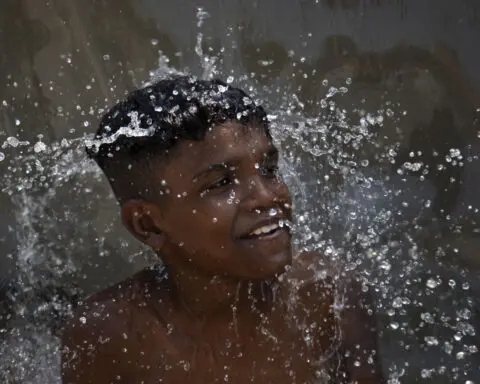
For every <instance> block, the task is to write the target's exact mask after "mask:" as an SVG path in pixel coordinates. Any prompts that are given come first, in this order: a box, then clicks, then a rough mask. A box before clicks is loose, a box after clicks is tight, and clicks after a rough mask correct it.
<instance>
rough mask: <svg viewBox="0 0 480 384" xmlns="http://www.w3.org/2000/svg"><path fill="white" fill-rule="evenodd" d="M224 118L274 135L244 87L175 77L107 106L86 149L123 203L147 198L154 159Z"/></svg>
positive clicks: (196, 137)
mask: <svg viewBox="0 0 480 384" xmlns="http://www.w3.org/2000/svg"><path fill="white" fill-rule="evenodd" d="M226 121H235V122H239V123H240V124H241V125H242V126H245V127H246V126H248V125H251V124H255V125H262V126H264V127H265V130H266V132H267V135H268V136H269V137H270V132H269V128H268V119H267V114H266V112H265V110H264V109H263V108H262V107H261V106H257V105H256V104H255V102H254V100H253V99H252V98H251V97H250V96H248V95H247V94H246V93H245V92H243V91H242V90H240V89H238V88H235V87H232V86H230V85H228V84H226V83H225V82H223V81H221V80H218V79H214V80H200V79H197V78H196V77H193V76H173V77H170V78H167V79H162V80H159V81H157V82H155V83H153V84H151V85H148V86H146V87H144V88H141V89H138V90H135V91H133V92H131V93H130V94H129V95H128V96H127V97H126V99H125V100H124V101H121V102H120V103H118V104H116V105H115V106H114V107H113V108H112V109H111V110H109V111H108V112H107V113H106V114H105V115H104V116H103V118H102V120H101V122H100V126H99V129H98V131H97V133H96V135H95V137H94V139H93V140H90V141H88V142H87V146H86V151H87V154H88V155H89V156H90V157H91V158H93V159H94V160H95V161H96V162H97V164H98V165H99V166H100V168H101V169H102V170H103V172H104V173H105V175H106V176H107V178H108V180H109V182H110V184H111V186H112V189H113V191H114V193H115V195H116V196H117V199H118V200H119V201H120V203H121V202H122V201H125V200H127V199H129V198H139V197H143V198H149V196H150V197H151V192H152V190H156V189H157V188H155V187H154V186H151V185H149V180H148V177H146V176H148V172H146V171H147V169H148V168H150V167H152V166H153V164H152V161H153V160H162V159H163V160H164V159H166V158H167V157H168V156H169V155H172V153H173V152H174V151H173V149H174V147H175V146H176V145H177V144H178V143H179V142H181V141H185V140H191V141H200V140H203V139H204V138H205V135H206V133H207V132H208V130H209V129H211V127H212V126H214V125H215V124H221V123H224V122H226ZM157 164H158V163H157ZM157 164H155V165H157Z"/></svg>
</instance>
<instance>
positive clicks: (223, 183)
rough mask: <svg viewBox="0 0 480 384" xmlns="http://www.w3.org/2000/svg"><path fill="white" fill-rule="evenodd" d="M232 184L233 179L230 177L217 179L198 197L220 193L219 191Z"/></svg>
mask: <svg viewBox="0 0 480 384" xmlns="http://www.w3.org/2000/svg"><path fill="white" fill-rule="evenodd" d="M233 183H234V178H233V176H231V175H225V176H222V177H220V178H218V179H217V180H216V181H215V182H213V183H211V184H208V185H207V186H206V187H205V188H204V189H203V191H202V192H201V193H200V196H202V197H203V196H205V195H206V194H207V193H208V192H210V191H220V190H221V189H223V188H225V187H227V186H229V185H231V184H233Z"/></svg>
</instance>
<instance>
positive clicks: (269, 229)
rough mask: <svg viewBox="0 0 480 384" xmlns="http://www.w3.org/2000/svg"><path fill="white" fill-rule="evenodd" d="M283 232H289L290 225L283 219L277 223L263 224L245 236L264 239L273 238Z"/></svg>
mask: <svg viewBox="0 0 480 384" xmlns="http://www.w3.org/2000/svg"><path fill="white" fill-rule="evenodd" d="M283 232H289V230H288V225H287V223H286V222H285V221H283V220H281V221H279V222H276V223H272V224H266V225H262V226H261V227H258V228H256V229H255V230H253V231H251V232H250V233H249V234H248V235H247V236H245V238H247V239H264V238H272V237H275V236H276V235H279V234H281V233H283Z"/></svg>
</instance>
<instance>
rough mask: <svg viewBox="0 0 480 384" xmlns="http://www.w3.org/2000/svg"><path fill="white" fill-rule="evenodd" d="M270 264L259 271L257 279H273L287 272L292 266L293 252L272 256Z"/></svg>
mask: <svg viewBox="0 0 480 384" xmlns="http://www.w3.org/2000/svg"><path fill="white" fill-rule="evenodd" d="M268 261H269V262H268V263H267V264H265V265H263V266H261V267H260V268H259V270H258V272H259V276H258V277H257V279H263V280H268V279H273V278H274V277H276V276H278V275H281V274H282V273H284V272H285V271H286V269H287V268H288V266H290V265H292V252H291V251H290V250H289V251H288V252H282V253H279V254H276V255H272V256H270V257H269V258H268Z"/></svg>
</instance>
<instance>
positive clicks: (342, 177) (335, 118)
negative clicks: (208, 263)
mask: <svg viewBox="0 0 480 384" xmlns="http://www.w3.org/2000/svg"><path fill="white" fill-rule="evenodd" d="M208 16H209V15H208V12H206V10H205V9H203V8H199V9H198V10H197V20H198V24H197V27H198V34H197V39H196V45H195V53H196V54H197V55H198V61H199V63H200V76H201V77H203V78H206V79H209V78H212V77H215V76H220V77H225V78H226V80H227V82H228V83H235V84H236V85H239V86H240V87H241V88H244V89H247V90H249V92H251V93H252V94H253V95H254V97H255V98H258V99H259V100H269V99H270V100H271V99H278V94H280V95H281V97H280V102H279V104H278V105H276V106H271V105H269V106H268V107H269V110H270V115H269V119H270V121H271V122H272V133H273V136H274V140H275V142H276V144H277V145H278V146H279V147H280V148H281V153H282V163H281V164H282V171H283V174H284V175H285V177H286V180H287V182H288V184H289V185H290V187H291V190H292V192H293V195H294V200H295V210H296V219H295V226H294V233H295V239H294V244H295V247H296V248H297V249H298V250H315V251H319V252H321V253H323V254H325V255H326V256H327V257H328V258H329V259H330V260H331V261H332V265H335V267H336V270H337V271H338V276H337V278H338V281H339V283H340V284H341V281H342V276H343V273H344V272H349V271H356V272H358V275H359V276H360V277H361V279H362V282H363V286H364V287H366V288H365V289H369V290H371V291H372V292H374V294H375V297H376V306H377V308H378V323H379V329H380V330H381V335H380V344H381V356H382V357H381V360H382V364H383V367H384V371H385V373H386V374H387V375H388V377H389V382H390V383H401V382H402V377H405V376H407V375H408V374H409V372H410V371H413V372H418V373H419V375H420V376H421V377H422V378H424V379H431V380H433V381H434V382H459V383H473V382H474V381H473V380H475V379H476V380H479V379H480V378H479V376H478V373H476V372H477V371H478V369H477V368H476V367H478V357H477V355H478V349H477V348H478V345H479V342H478V336H477V334H476V328H477V327H478V324H479V319H478V297H480V296H479V295H478V294H477V292H479V290H480V286H479V283H478V279H476V277H475V276H473V273H472V272H470V270H469V269H468V267H466V266H461V265H460V266H458V265H453V264H449V262H448V260H450V258H449V255H451V254H456V253H458V252H459V250H458V247H457V246H455V245H454V244H445V243H441V242H439V243H438V244H426V243H424V241H423V240H424V239H426V238H427V236H426V235H427V234H429V233H432V232H438V234H439V236H441V234H443V233H445V232H448V231H462V225H463V224H464V221H462V217H464V216H462V215H460V214H459V215H458V217H457V219H455V218H454V217H451V219H450V220H447V224H445V223H441V222H439V221H438V220H434V214H433V207H432V201H433V200H434V192H433V190H434V187H433V185H431V181H429V180H430V179H428V178H427V177H426V176H427V175H428V174H429V172H430V173H431V172H435V171H439V170H442V169H446V168H449V167H465V169H467V168H468V169H472V167H475V166H477V167H478V164H479V159H478V151H477V152H475V148H477V149H478V145H477V147H475V146H470V147H469V148H451V149H450V151H449V153H448V154H444V155H443V154H442V155H441V156H444V157H443V158H441V159H440V158H439V160H438V162H437V163H438V169H437V170H432V169H427V168H426V167H425V163H424V161H423V160H422V157H423V156H424V155H425V154H423V153H421V152H414V153H413V152H412V153H410V154H409V159H408V161H403V160H402V163H399V162H398V161H399V160H398V156H399V152H398V151H399V148H400V143H399V142H396V141H392V140H389V141H388V142H382V138H381V130H382V127H383V126H384V125H385V124H387V123H391V124H394V125H395V124H396V123H397V122H398V121H399V120H401V119H402V118H403V117H404V116H405V115H406V114H407V113H408V111H405V110H404V109H403V108H402V107H401V105H398V104H396V103H395V102H389V101H385V102H384V103H383V105H378V106H377V108H375V109H374V110H367V109H365V108H363V107H362V106H359V107H358V106H349V107H347V106H344V105H342V100H343V97H344V96H345V95H346V94H348V93H349V92H350V91H351V88H352V87H354V86H355V83H354V81H353V80H352V79H351V78H349V77H346V78H344V79H341V81H339V83H338V84H333V83H332V81H328V80H324V81H323V82H322V85H321V92H322V94H323V97H322V98H320V102H319V105H320V113H318V114H316V115H314V116H311V115H310V114H309V113H307V112H306V105H305V101H301V100H300V97H299V96H298V95H297V94H296V93H295V92H291V91H290V90H287V89H285V90H284V91H283V92H282V91H280V92H278V89H273V88H271V89H268V88H266V87H261V86H258V84H257V83H256V82H255V76H251V75H239V76H234V75H233V74H232V73H229V72H228V71H227V69H226V68H221V66H222V65H224V63H223V62H222V60H221V58H220V57H216V56H215V55H213V54H212V55H210V53H208V52H205V50H204V47H205V40H204V31H203V29H202V28H203V27H204V24H205V23H206V22H208ZM212 51H213V50H212ZM291 57H292V58H295V53H293V52H292V53H291ZM298 61H300V62H301V61H302V58H298ZM261 64H262V65H264V66H269V65H271V64H272V63H271V62H262V63H261ZM187 71H188V69H185V70H179V69H174V68H172V67H171V66H170V64H169V60H168V58H167V57H166V56H165V55H163V54H160V59H159V68H158V69H157V70H155V71H152V72H151V79H149V80H148V81H147V83H148V82H151V81H155V80H157V79H159V78H162V77H165V76H168V75H169V74H172V73H182V72H187ZM96 112H98V114H99V113H100V111H96ZM133 119H134V117H133V116H132V124H133V123H134V122H133ZM399 136H400V135H399ZM91 139H92V137H91V136H89V135H85V136H82V137H78V138H74V139H63V140H61V141H60V142H44V141H43V138H42V137H39V139H38V141H37V142H35V143H32V142H28V141H25V140H22V139H21V138H17V137H8V138H6V140H5V141H4V143H3V144H2V146H1V149H0V161H1V162H4V163H5V162H6V163H7V164H8V166H7V167H6V169H7V173H6V174H5V175H4V177H3V178H2V180H1V181H0V189H1V191H2V193H5V194H7V195H8V196H10V197H11V199H12V201H13V204H14V205H15V214H16V217H15V219H16V222H15V226H13V225H12V228H11V231H10V234H11V236H16V238H17V243H18V244H20V246H19V247H18V249H17V253H16V254H15V255H7V257H10V258H12V259H14V260H15V263H16V275H15V279H14V280H13V281H11V282H9V284H10V287H11V288H10V289H9V290H8V297H7V300H6V302H8V303H10V309H9V311H10V312H9V315H8V318H6V321H5V320H4V322H5V324H2V323H0V337H2V340H5V342H2V344H1V346H0V367H1V368H2V369H1V370H0V371H1V372H0V378H1V380H2V382H6V383H16V382H22V383H37V382H48V383H55V382H59V376H58V375H59V340H58V334H57V330H58V325H59V324H60V323H61V321H63V320H64V319H65V318H67V317H68V316H69V313H70V310H71V304H72V302H73V301H74V300H75V298H76V297H78V296H82V295H84V294H85V293H86V292H88V290H89V289H90V290H94V289H95V287H88V288H87V287H83V286H79V284H80V285H81V283H79V282H81V281H82V279H84V276H85V274H86V273H87V272H88V270H92V269H94V268H100V267H102V268H104V267H105V264H102V263H103V261H102V259H103V258H104V256H105V255H107V254H108V253H109V252H116V253H119V254H120V256H122V257H123V260H125V269H128V268H127V266H128V261H131V260H133V259H135V260H136V261H137V262H138V263H140V264H144V265H146V264H148V263H149V262H151V255H150V254H149V253H148V251H146V250H144V249H139V248H138V246H136V245H134V244H133V245H132V244H130V243H129V242H127V241H125V240H118V238H119V237H122V236H117V235H115V234H118V232H119V231H121V230H122V229H121V228H120V225H119V223H118V222H113V223H112V222H99V221H98V219H95V218H93V216H92V215H91V212H92V211H98V210H106V211H109V210H110V211H111V213H112V214H111V216H112V217H115V215H117V213H116V206H115V203H114V199H113V197H112V195H111V192H110V191H109V189H108V187H107V186H106V182H105V181H104V179H103V176H102V175H101V174H100V172H99V170H98V168H97V167H96V166H95V165H94V164H93V163H92V162H91V161H90V160H87V159H86V157H85V155H84V151H83V147H84V144H85V142H86V141H88V140H91ZM372 148H374V150H375V156H374V157H373V158H372V156H369V155H368V154H369V153H370V152H369V151H372ZM439 156H440V155H439ZM392 164H395V168H396V172H395V173H394V174H392V173H391V172H387V168H388V167H389V166H391V165H392ZM54 202H55V204H53V203H54ZM78 206H82V209H78ZM54 207H55V208H54ZM467 210H468V214H469V215H472V217H475V218H478V207H475V206H469V207H468V208H467ZM475 231H476V232H475ZM473 232H474V233H476V238H477V239H478V233H479V229H478V228H475V229H474V230H473ZM92 233H94V234H98V233H100V234H102V235H100V236H99V235H93V236H92ZM123 237H125V238H128V235H125V236H123ZM107 238H109V239H110V240H111V241H110V242H109V243H110V244H112V243H113V244H116V248H115V249H113V250H112V249H108V247H105V246H104V245H105V244H106V243H107V241H106V239H107ZM65 239H68V241H61V244H62V246H60V245H58V244H59V243H60V240H65ZM112 239H115V240H112ZM90 241H94V242H95V248H96V251H97V252H96V254H95V255H93V256H94V257H88V258H86V257H85V254H86V253H88V252H90V253H91V249H92V248H91V244H90V243H89V242H90ZM65 244H68V245H67V246H65ZM122 257H119V259H122ZM139 259H141V260H140V261H139ZM107 267H109V268H110V267H112V266H107ZM112 268H113V267H112ZM115 268H121V267H118V266H116V267H115ZM321 275H322V271H319V276H321ZM97 283H98V287H102V284H103V283H104V282H103V281H99V282H97ZM88 293H91V292H88ZM442 303H445V304H442ZM417 363H418V364H421V366H417V365H416V364H417ZM2 375H3V376H2ZM469 380H471V381H469Z"/></svg>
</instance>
